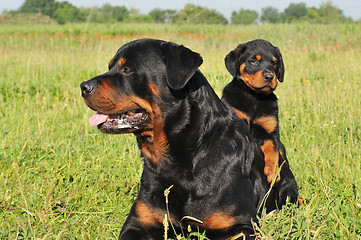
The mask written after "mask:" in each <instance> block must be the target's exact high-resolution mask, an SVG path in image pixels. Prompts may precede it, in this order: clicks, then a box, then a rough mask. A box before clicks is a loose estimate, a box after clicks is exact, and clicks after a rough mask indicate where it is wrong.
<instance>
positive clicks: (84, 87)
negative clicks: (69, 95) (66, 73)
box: [80, 81, 95, 97]
mask: <svg viewBox="0 0 361 240" xmlns="http://www.w3.org/2000/svg"><path fill="white" fill-rule="evenodd" d="M80 89H81V95H82V96H83V97H86V96H89V95H90V94H91V93H92V92H93V91H94V89H95V86H94V84H93V83H91V82H89V81H86V82H82V83H81V84H80Z"/></svg>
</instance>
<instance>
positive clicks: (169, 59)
mask: <svg viewBox="0 0 361 240" xmlns="http://www.w3.org/2000/svg"><path fill="white" fill-rule="evenodd" d="M161 49H162V54H163V58H164V61H165V64H166V67H167V76H168V77H167V81H168V85H169V86H170V87H171V88H172V89H174V90H180V89H182V88H183V87H184V86H185V85H186V84H187V82H188V81H189V79H191V77H192V76H193V75H194V73H195V72H196V71H197V69H198V67H199V66H200V65H201V64H202V63H203V59H202V57H201V56H200V55H199V53H196V52H193V51H192V50H190V49H189V48H186V47H184V46H183V45H178V44H175V43H172V42H165V43H163V44H162V45H161Z"/></svg>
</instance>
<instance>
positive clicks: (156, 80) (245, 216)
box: [81, 39, 267, 240]
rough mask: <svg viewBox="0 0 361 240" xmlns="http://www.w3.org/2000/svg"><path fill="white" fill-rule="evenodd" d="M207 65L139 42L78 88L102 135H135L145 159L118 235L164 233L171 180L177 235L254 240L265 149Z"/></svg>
mask: <svg viewBox="0 0 361 240" xmlns="http://www.w3.org/2000/svg"><path fill="white" fill-rule="evenodd" d="M201 64H202V58H201V57H200V55H199V54H198V53H195V52H193V51H191V50H190V49H188V48H186V47H184V46H180V45H177V44H175V43H171V42H164V41H160V40H154V39H141V40H136V41H133V42H130V43H128V44H125V45H123V46H122V47H121V48H120V49H119V50H118V52H117V53H116V55H115V56H114V58H113V59H112V60H111V61H110V63H109V71H108V72H106V73H104V74H102V75H99V76H96V77H94V78H92V79H90V80H88V81H86V82H83V83H82V84H81V90H82V96H83V97H84V100H85V102H86V104H87V105H88V106H89V107H90V108H91V109H93V110H95V111H97V113H96V114H95V115H93V116H92V117H91V118H90V124H91V125H93V126H95V125H97V126H98V128H99V130H100V131H102V132H104V133H113V134H122V133H133V134H134V135H135V136H136V138H137V141H138V144H139V147H140V149H141V152H142V156H143V158H144V170H143V174H142V178H141V183H140V190H139V194H138V197H137V199H136V201H135V203H134V205H133V207H132V209H131V211H130V214H129V216H128V218H127V220H126V222H125V224H124V226H123V228H122V231H121V233H120V237H119V239H137V240H140V239H156V240H159V239H163V234H164V226H163V221H164V218H165V214H166V213H167V208H166V203H165V199H164V190H165V189H167V188H168V187H170V186H171V185H173V188H172V189H171V191H170V194H169V213H170V214H169V218H168V220H170V221H172V224H173V225H174V226H175V229H176V231H177V232H178V233H180V232H181V230H182V227H186V226H188V224H190V225H191V226H193V227H195V229H198V230H199V231H200V232H201V233H202V232H203V231H205V232H206V236H207V237H208V238H210V239H212V240H217V239H222V240H224V239H231V238H232V237H233V236H236V235H238V234H240V233H243V234H245V235H247V236H248V237H247V239H248V238H252V236H251V235H252V234H253V233H254V230H253V225H252V221H253V222H257V218H256V215H257V207H258V206H259V205H260V203H261V201H262V198H263V197H264V195H265V192H266V191H267V185H266V184H265V183H267V181H266V177H265V176H264V174H263V167H264V165H263V154H262V152H261V150H260V148H259V146H258V145H257V144H256V143H255V142H254V141H252V137H251V136H250V133H249V127H248V126H247V125H246V124H245V123H243V122H242V121H240V120H239V118H238V117H237V116H236V114H234V111H233V110H232V109H230V108H229V107H228V106H226V105H225V104H224V103H223V102H222V101H221V100H220V99H219V98H218V97H217V95H216V94H215V92H214V91H213V89H212V88H211V87H210V85H209V83H208V82H207V80H206V79H205V77H204V76H203V75H202V73H201V72H200V71H199V70H198V67H199V66H200V65H201ZM185 216H190V217H192V219H197V220H194V221H190V222H189V219H191V218H187V217H186V218H184V217H185ZM182 219H188V222H187V224H186V223H185V222H184V221H183V220H182ZM171 234H173V233H169V235H168V236H171ZM173 236H174V235H173Z"/></svg>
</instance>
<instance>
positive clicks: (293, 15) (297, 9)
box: [281, 3, 307, 22]
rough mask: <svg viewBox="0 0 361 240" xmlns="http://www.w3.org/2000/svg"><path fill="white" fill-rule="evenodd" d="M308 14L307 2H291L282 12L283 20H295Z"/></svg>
mask: <svg viewBox="0 0 361 240" xmlns="http://www.w3.org/2000/svg"><path fill="white" fill-rule="evenodd" d="M306 15H307V8H306V3H291V4H290V5H289V6H288V7H287V8H286V9H285V10H284V12H283V13H282V14H281V21H282V22H293V21H297V20H300V19H301V18H302V17H304V16H306Z"/></svg>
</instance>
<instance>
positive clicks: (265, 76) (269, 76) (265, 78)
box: [263, 73, 274, 82]
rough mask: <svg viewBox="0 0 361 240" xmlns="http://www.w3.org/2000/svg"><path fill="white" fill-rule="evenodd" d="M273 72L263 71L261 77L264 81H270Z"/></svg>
mask: <svg viewBox="0 0 361 240" xmlns="http://www.w3.org/2000/svg"><path fill="white" fill-rule="evenodd" d="M273 77H274V76H273V74H272V73H265V74H263V79H264V80H265V81H266V82H272V80H273Z"/></svg>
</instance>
